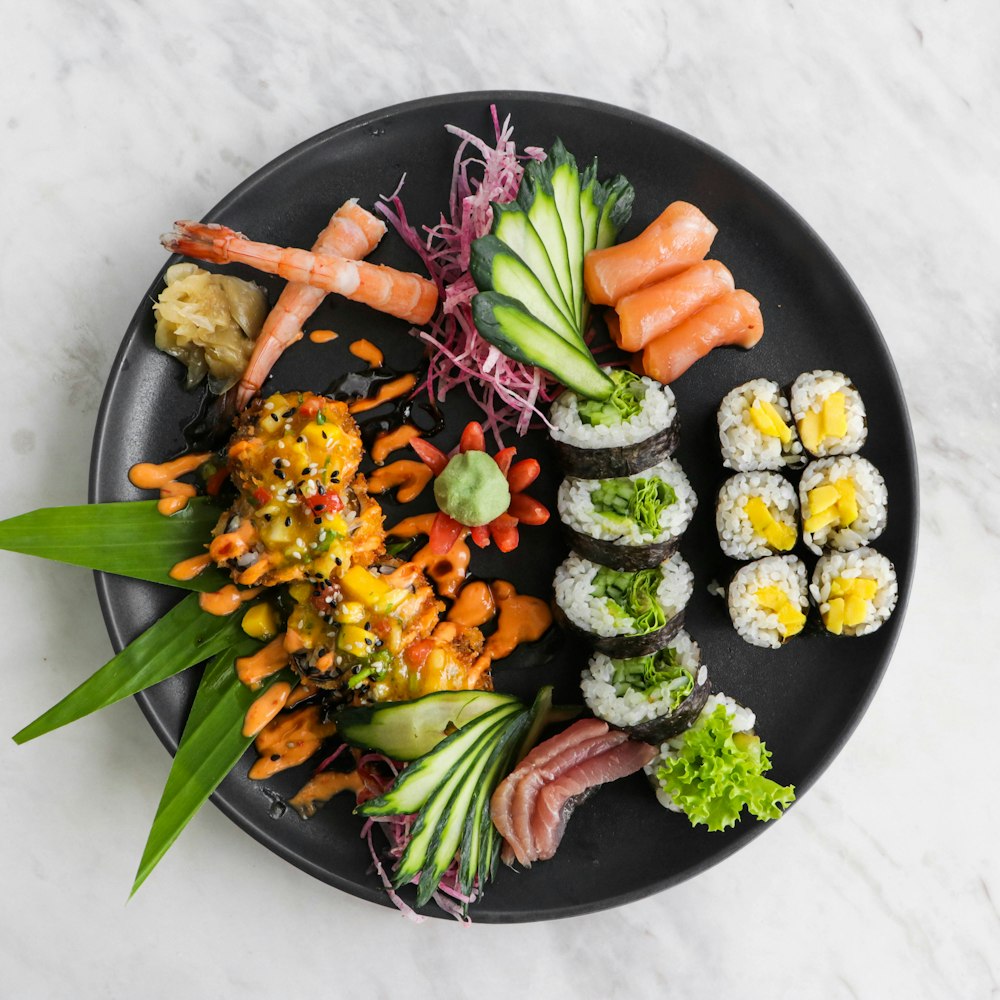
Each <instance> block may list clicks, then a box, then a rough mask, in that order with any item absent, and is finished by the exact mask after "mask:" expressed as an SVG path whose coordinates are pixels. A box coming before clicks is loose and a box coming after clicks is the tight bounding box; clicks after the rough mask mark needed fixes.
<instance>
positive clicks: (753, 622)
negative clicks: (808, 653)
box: [726, 556, 809, 649]
mask: <svg viewBox="0 0 1000 1000" xmlns="http://www.w3.org/2000/svg"><path fill="white" fill-rule="evenodd" d="M726 596H727V602H728V604H729V617H730V618H732V620H733V627H734V628H735V629H736V631H737V632H739V634H740V636H741V637H742V638H743V639H745V640H746V641H747V642H749V643H750V644H751V645H753V646H770V647H771V648H772V649H777V648H778V647H779V646H781V645H782V644H784V643H786V642H787V641H788V640H789V639H791V638H792V636H795V635H798V634H799V632H801V631H802V629H803V627H804V626H805V623H806V611H807V609H808V607H809V599H808V590H807V587H806V567H805V565H804V564H803V562H802V560H801V559H798V558H796V557H795V556H768V557H767V558H766V559H758V560H757V561H756V562H752V563H748V564H747V565H746V566H741V567H740V569H739V570H737V572H736V574H735V576H734V577H733V579H732V582H731V583H730V584H729V590H728V592H727V595H726Z"/></svg>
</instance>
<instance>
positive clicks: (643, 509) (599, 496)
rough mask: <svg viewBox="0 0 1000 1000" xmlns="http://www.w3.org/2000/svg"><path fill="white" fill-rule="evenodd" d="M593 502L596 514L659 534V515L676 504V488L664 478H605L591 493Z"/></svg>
mask: <svg viewBox="0 0 1000 1000" xmlns="http://www.w3.org/2000/svg"><path fill="white" fill-rule="evenodd" d="M590 502H591V504H592V505H593V507H594V511H595V513H597V514H603V515H604V516H605V517H606V518H608V519H609V520H611V521H616V522H618V523H621V522H622V521H623V520H629V521H632V522H634V523H635V524H636V525H637V526H638V527H639V529H640V531H643V532H644V533H646V534H649V535H653V536H656V535H659V534H660V531H661V528H660V515H661V514H662V513H663V512H664V511H665V510H666V509H667V508H668V507H669V506H671V505H672V504H675V503H676V502H677V494H676V492H674V488H673V487H672V486H671V485H670V484H669V483H665V482H664V481H663V480H662V479H660V478H658V477H656V476H653V477H652V478H651V479H629V478H628V477H624V478H622V479H603V480H601V483H600V485H599V486H598V487H597V489H595V490H593V491H592V492H591V494H590Z"/></svg>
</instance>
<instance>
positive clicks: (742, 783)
mask: <svg viewBox="0 0 1000 1000" xmlns="http://www.w3.org/2000/svg"><path fill="white" fill-rule="evenodd" d="M675 754H676V755H672V756H670V757H667V758H666V759H665V760H664V761H663V763H662V765H661V766H660V767H659V768H658V770H657V772H656V777H657V780H658V781H659V783H660V786H661V787H662V788H663V790H664V791H665V792H667V793H669V794H670V796H671V797H672V798H673V800H674V802H675V803H676V804H677V805H678V806H679V807H680V808H681V809H683V810H684V812H685V813H686V814H687V816H688V818H689V819H690V820H691V823H692V825H694V826H698V825H699V824H704V825H705V826H707V827H708V828H709V830H713V831H717V830H725V829H726V828H727V827H730V826H733V825H734V824H735V823H736V821H737V820H738V819H739V818H740V813H741V812H742V811H743V809H744V808H746V809H747V810H748V811H749V812H750V814H751V815H752V816H756V817H757V819H759V820H769V819H777V818H778V817H779V816H780V815H781V810H782V809H783V808H784V807H785V806H787V805H789V803H791V802H792V801H793V800H794V799H795V789H794V788H793V787H792V786H791V785H779V784H778V783H777V782H776V781H771V779H770V778H765V777H764V775H765V774H766V773H767V772H768V771H770V770H771V754H770V753H769V751H768V749H767V747H765V746H764V744H763V743H762V742H761V740H760V738H759V737H757V736H755V735H753V734H752V733H734V732H733V720H732V717H731V716H730V715H729V713H728V712H727V711H726V708H725V706H724V705H718V706H717V707H716V708H715V711H713V712H712V713H710V714H709V715H706V716H703V717H702V718H701V719H700V720H699V721H698V722H697V723H696V724H695V725H694V726H693V727H692V728H691V729H689V730H688V731H687V732H686V733H685V734H684V736H683V742H682V743H681V746H680V748H679V749H678V750H677V751H676V752H675Z"/></svg>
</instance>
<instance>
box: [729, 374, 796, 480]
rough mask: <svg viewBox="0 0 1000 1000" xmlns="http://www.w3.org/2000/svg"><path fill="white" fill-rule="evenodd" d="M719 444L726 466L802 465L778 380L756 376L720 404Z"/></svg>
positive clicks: (743, 469)
mask: <svg viewBox="0 0 1000 1000" xmlns="http://www.w3.org/2000/svg"><path fill="white" fill-rule="evenodd" d="M718 421H719V444H720V445H721V447H722V462H723V464H724V465H725V466H726V468H727V469H735V470H736V471H737V472H753V471H754V470H756V469H785V468H801V466H802V465H803V464H804V462H805V457H804V456H803V454H802V444H801V443H800V442H799V436H798V433H797V432H796V430H795V423H794V421H793V420H792V413H791V410H790V409H789V407H788V403H787V401H786V400H785V398H784V396H783V395H782V394H781V390H780V389H779V388H778V383H777V382H772V381H770V380H769V379H766V378H756V379H753V380H752V381H750V382H744V383H743V385H738V386H737V387H736V388H735V389H733V390H732V391H731V392H729V393H727V394H726V396H725V398H724V399H723V400H722V402H721V403H720V404H719V413H718Z"/></svg>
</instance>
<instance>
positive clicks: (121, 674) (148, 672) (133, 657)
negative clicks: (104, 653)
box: [14, 594, 244, 743]
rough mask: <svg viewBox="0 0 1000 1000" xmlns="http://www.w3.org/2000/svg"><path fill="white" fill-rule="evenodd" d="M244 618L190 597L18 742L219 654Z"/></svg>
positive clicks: (238, 633)
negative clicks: (211, 611)
mask: <svg viewBox="0 0 1000 1000" xmlns="http://www.w3.org/2000/svg"><path fill="white" fill-rule="evenodd" d="M242 619H243V615H242V614H241V613H240V612H236V613H235V614H232V615H229V616H228V617H225V618H222V617H219V616H218V615H210V614H208V613H207V612H205V611H202V610H201V608H200V607H199V606H198V596H197V595H196V594H188V596H187V597H185V598H184V599H183V600H182V601H181V602H180V603H179V604H177V605H176V606H175V607H173V608H171V609H170V611H168V612H167V613H166V614H165V615H164V616H163V617H162V618H161V619H159V621H157V622H154V623H153V624H152V625H151V626H150V627H149V628H148V629H146V631H145V632H143V633H142V635H140V636H139V637H138V638H137V639H134V640H133V641H132V642H130V643H129V644H128V645H127V646H126V647H125V648H124V649H123V650H122V651H121V652H120V653H119V654H118V655H117V656H116V657H114V658H113V659H111V660H109V661H108V662H107V663H105V664H104V666H103V667H101V668H100V670H98V671H97V672H96V673H95V674H93V675H91V676H90V677H89V678H88V679H87V680H85V681H84V682H83V683H82V684H81V685H80V686H79V687H78V688H76V689H75V690H74V691H71V692H70V693H69V694H68V695H66V697H65V698H63V700H62V701H60V702H59V703H58V704H57V705H53V707H52V708H50V709H49V710H48V711H47V712H45V713H44V714H43V715H40V716H39V717H38V718H37V719H35V721H34V722H32V723H30V724H29V725H27V726H25V727H24V729H22V730H21V731H20V732H19V733H18V734H17V735H16V736H15V737H14V742H15V743H27V742H28V740H33V739H34V738H35V737H36V736H41V735H43V734H44V733H49V732H51V731H52V730H53V729H58V728H59V727H60V726H65V725H66V724H67V723H69V722H75V721H76V720H77V719H82V718H83V717H84V716H85V715H90V713H91V712H96V711H97V710H98V709H101V708H105V707H106V706H108V705H112V704H114V703H115V702H116V701H121V699H122V698H126V697H128V696H129V695H130V694H135V693H136V692H138V691H142V690H144V689H145V688H148V687H150V686H151V685H153V684H157V683H159V682H160V681H162V680H166V678H168V677H173V676H174V674H179V673H180V672H181V671H182V670H186V669H187V668H188V667H193V666H194V665H195V664H196V663H201V662H202V661H203V660H207V659H208V658H209V657H211V656H215V654H216V653H218V652H220V651H221V650H224V649H227V648H228V647H229V646H231V645H232V644H233V642H234V641H235V640H236V639H238V638H239V637H240V636H241V635H243V634H244V633H243V632H242V630H241V628H240V623H241V621H242Z"/></svg>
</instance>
